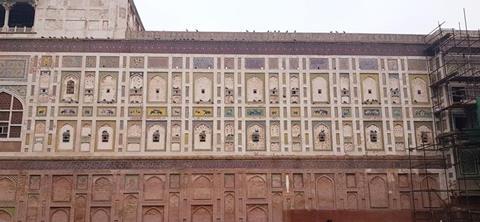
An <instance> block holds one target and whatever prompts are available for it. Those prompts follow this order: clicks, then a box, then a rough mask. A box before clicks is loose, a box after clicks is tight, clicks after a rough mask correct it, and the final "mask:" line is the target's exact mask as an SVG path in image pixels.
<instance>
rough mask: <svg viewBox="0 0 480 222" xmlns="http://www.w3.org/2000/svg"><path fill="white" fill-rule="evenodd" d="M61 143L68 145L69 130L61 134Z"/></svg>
mask: <svg viewBox="0 0 480 222" xmlns="http://www.w3.org/2000/svg"><path fill="white" fill-rule="evenodd" d="M62 142H64V143H70V130H67V131H65V132H63V135H62Z"/></svg>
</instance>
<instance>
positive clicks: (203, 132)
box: [200, 131, 207, 143]
mask: <svg viewBox="0 0 480 222" xmlns="http://www.w3.org/2000/svg"><path fill="white" fill-rule="evenodd" d="M206 141H207V134H206V133H205V131H202V132H201V133H200V142H202V143H204V142H206Z"/></svg>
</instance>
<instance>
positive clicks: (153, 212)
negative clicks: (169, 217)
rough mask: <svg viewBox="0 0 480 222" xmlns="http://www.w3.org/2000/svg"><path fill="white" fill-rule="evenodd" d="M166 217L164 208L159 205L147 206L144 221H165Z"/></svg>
mask: <svg viewBox="0 0 480 222" xmlns="http://www.w3.org/2000/svg"><path fill="white" fill-rule="evenodd" d="M164 217H165V216H164V214H163V209H162V208H159V207H150V208H147V209H146V210H144V213H143V221H144V222H163V221H164Z"/></svg>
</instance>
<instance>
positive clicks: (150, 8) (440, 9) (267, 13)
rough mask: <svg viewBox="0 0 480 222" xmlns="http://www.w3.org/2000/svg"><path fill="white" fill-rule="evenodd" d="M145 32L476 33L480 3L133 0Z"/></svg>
mask: <svg viewBox="0 0 480 222" xmlns="http://www.w3.org/2000/svg"><path fill="white" fill-rule="evenodd" d="M135 3H136V5H137V8H138V10H139V13H140V16H141V18H142V21H143V23H144V25H145V27H146V29H147V30H155V31H183V30H185V29H189V30H195V29H198V30H199V31H245V30H250V31H251V30H255V31H267V30H281V31H282V32H284V31H286V30H289V31H293V30H296V31H297V32H330V31H340V32H341V31H346V32H350V33H416V34H426V33H428V32H429V31H431V30H432V29H433V28H434V27H435V26H436V25H437V24H438V22H439V21H440V22H442V21H445V22H446V26H448V27H455V28H458V23H459V22H461V23H462V29H463V27H464V22H463V8H466V10H467V16H468V28H469V29H475V30H477V29H480V0H394V1H393V0H329V1H326V0H238V1H232V0H135Z"/></svg>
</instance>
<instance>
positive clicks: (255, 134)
mask: <svg viewBox="0 0 480 222" xmlns="http://www.w3.org/2000/svg"><path fill="white" fill-rule="evenodd" d="M252 142H254V143H258V142H260V134H259V133H258V130H255V132H253V134H252Z"/></svg>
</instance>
